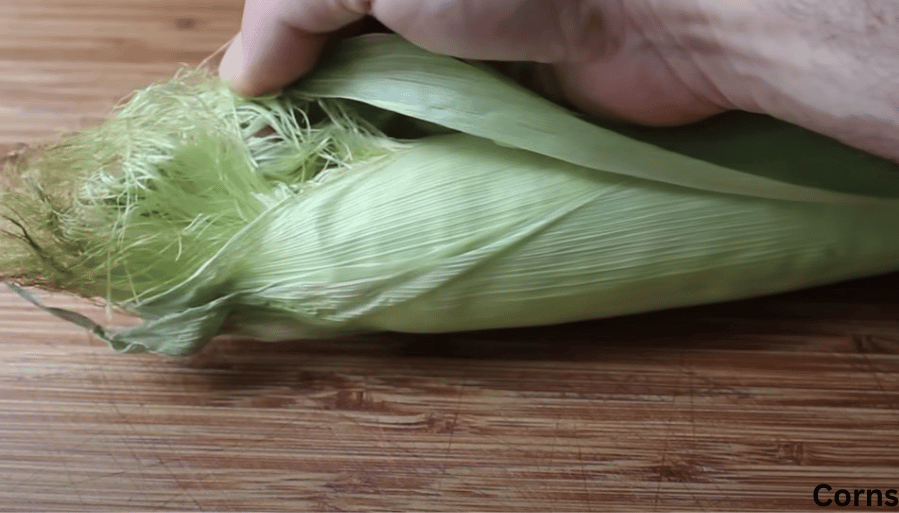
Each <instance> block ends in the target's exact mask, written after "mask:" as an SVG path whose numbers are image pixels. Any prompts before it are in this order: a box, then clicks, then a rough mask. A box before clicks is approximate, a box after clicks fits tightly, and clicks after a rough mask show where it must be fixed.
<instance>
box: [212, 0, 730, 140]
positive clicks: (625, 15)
mask: <svg viewBox="0 0 899 513" xmlns="http://www.w3.org/2000/svg"><path fill="white" fill-rule="evenodd" d="M639 3H643V2H634V1H630V2H626V1H624V0H595V1H582V0H556V1H551V0H494V1H491V2H487V1H476V0H469V1H456V2H446V1H443V0H382V1H368V2H366V1H362V0H247V2H246V7H245V9H244V16H243V27H242V29H241V33H240V34H239V35H238V37H237V38H236V39H235V41H234V42H233V43H232V45H231V47H230V48H229V49H228V51H227V52H226V54H225V56H224V58H223V60H222V64H221V73H222V76H223V78H225V79H226V80H227V81H229V82H230V84H231V85H232V87H234V88H235V89H236V90H238V91H240V92H242V93H244V94H248V95H255V94H261V93H265V92H269V91H271V90H274V89H278V88H280V87H283V86H285V85H287V84H288V83H290V82H292V81H294V80H296V79H297V78H298V77H300V76H301V75H303V74H304V73H306V72H307V71H309V70H310V69H311V68H312V67H313V66H314V65H315V62H316V60H317V59H318V57H319V54H320V53H321V51H322V48H323V46H324V45H325V43H326V41H327V40H328V38H329V37H330V36H331V33H333V32H334V31H336V30H338V29H341V28H343V27H346V26H347V25H349V24H351V23H353V22H356V21H358V20H360V19H362V18H363V17H365V16H366V15H371V16H373V17H374V18H376V19H377V20H378V21H380V22H381V23H383V24H384V25H385V26H386V27H387V28H389V29H390V30H393V31H394V32H396V33H398V34H399V35H401V36H403V37H405V38H406V39H408V40H409V41H411V42H412V43H415V44H417V45H419V46H421V47H423V48H426V49H428V50H431V51H433V52H436V53H442V54H448V55H452V56H455V57H462V58H470V59H481V60H491V61H507V62H508V64H505V65H502V64H501V65H499V67H500V68H501V69H504V70H505V71H508V72H509V73H510V74H512V75H514V76H515V78H517V79H518V80H520V81H521V82H523V83H525V85H529V86H531V87H534V88H535V89H537V90H538V91H539V92H541V93H543V94H545V95H548V96H550V97H552V98H553V99H555V100H558V101H562V102H566V103H570V104H573V105H574V106H575V107H577V108H579V109H581V110H585V111H588V112H592V113H595V114H601V115H606V116H611V117H617V118H623V119H626V120H629V121H636V122H640V123H645V124H680V123H685V122H690V121H694V120H697V119H701V118H704V117H706V116H709V115H712V114H715V113H717V112H721V111H723V110H725V108H727V107H726V106H725V105H722V104H721V103H720V102H721V101H722V98H720V95H716V94H715V92H714V91H713V90H712V89H711V88H709V87H708V86H707V84H706V83H705V81H704V79H703V78H702V70H700V69H697V68H696V67H695V66H693V65H692V64H691V63H687V62H685V61H683V60H682V59H681V60H680V61H679V62H677V63H676V65H675V66H672V65H671V62H673V61H675V60H677V56H675V55H669V54H666V52H663V51H660V48H659V47H658V46H657V45H653V44H651V43H650V41H649V40H648V39H647V37H646V34H645V29H646V27H644V26H643V24H649V23H651V19H650V18H651V17H652V15H653V12H652V10H651V9H649V7H648V6H644V8H638V6H637V5H636V4H639ZM625 4H629V7H630V9H625V7H626V5H625ZM669 61H670V62H669ZM684 76H689V77H691V80H689V81H685V80H684V78H683V77H684Z"/></svg>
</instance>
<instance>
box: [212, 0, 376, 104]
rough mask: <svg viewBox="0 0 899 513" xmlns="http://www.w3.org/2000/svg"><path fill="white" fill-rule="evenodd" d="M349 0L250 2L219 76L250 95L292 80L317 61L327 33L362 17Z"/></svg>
mask: <svg viewBox="0 0 899 513" xmlns="http://www.w3.org/2000/svg"><path fill="white" fill-rule="evenodd" d="M350 3H351V2H315V1H297V0H247V2H246V4H245V7H244V14H243V21H242V24H241V31H240V34H238V35H237V37H236V38H235V39H234V41H233V42H232V43H231V45H230V46H229V47H228V49H227V50H226V52H225V55H224V56H223V57H222V62H221V64H220V65H219V75H220V76H221V77H222V79H223V80H224V81H225V82H227V83H228V85H230V86H231V87H232V88H233V89H235V90H236V91H238V92H240V93H243V94H245V95H248V96H253V95H258V94H263V93H267V92H269V91H272V90H275V89H278V88H280V87H283V86H285V85H287V84H289V83H290V82H293V81H294V80H296V79H297V78H299V77H300V76H301V75H303V74H305V73H306V72H308V71H309V70H310V69H312V67H313V66H314V65H315V63H316V61H317V60H318V58H319V55H320V54H321V52H322V49H323V48H324V45H325V43H326V41H327V39H328V36H329V33H331V32H333V31H336V30H338V29H340V28H342V27H344V26H346V25H349V24H350V23H352V22H354V21H356V20H358V19H360V18H362V17H363V16H364V15H365V11H364V10H362V11H354V10H352V9H350V8H347V7H346V6H345V5H344V4H350Z"/></svg>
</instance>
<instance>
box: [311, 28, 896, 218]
mask: <svg viewBox="0 0 899 513" xmlns="http://www.w3.org/2000/svg"><path fill="white" fill-rule="evenodd" d="M299 90H300V91H302V92H303V93H304V94H309V95H312V96H320V97H329V98H345V99H352V100H358V101H361V102H365V103H369V104H371V105H375V106H377V107H380V108H383V109H387V110H391V111H395V112H398V113H402V114H404V115H407V116H411V117H413V118H418V119H422V120H426V121H429V122H432V123H436V124H439V125H442V126H446V127H449V128H452V129H454V130H458V131H460V132H464V133H468V134H471V135H476V136H479V137H484V138H487V139H491V140H493V141H496V142H497V143H499V144H503V145H508V146H512V147H515V148H521V149H525V150H528V151H532V152H536V153H540V154H542V155H546V156H549V157H553V158H557V159H559V160H562V161H565V162H569V163H572V164H577V165H580V166H584V167H588V168H592V169H597V170H601V171H604V172H610V173H619V174H623V175H626V176H634V177H639V178H645V179H649V180H654V181H659V182H664V183H670V184H675V185H681V186H685V187H690V188H694V189H700V190H707V191H715V192H724V193H730V194H738V195H742V196H756V197H761V198H771V199H788V200H795V201H830V202H847V201H849V202H852V201H865V199H866V198H864V197H862V195H865V196H866V197H867V199H870V198H871V197H879V198H888V199H895V198H899V166H897V165H896V164H894V163H890V162H888V161H886V160H884V159H879V158H877V157H874V156H871V155H867V154H865V153H864V152H861V151H859V150H855V149H853V148H850V147H848V146H845V145H843V144H841V143H839V142H837V141H834V140H832V139H828V138H825V137H822V136H812V137H811V138H810V137H808V136H807V135H806V134H808V133H809V132H807V131H805V130H803V129H800V128H798V127H792V126H791V125H788V124H787V123H783V122H779V121H776V120H773V119H770V118H765V123H764V125H766V126H763V127H762V129H763V130H781V131H782V130H786V131H787V132H789V133H788V134H786V135H787V137H786V138H784V139H779V140H778V141H776V144H774V145H773V146H769V144H770V143H771V142H772V140H771V138H767V139H764V140H758V141H753V142H752V143H751V144H748V145H745V146H743V147H741V148H739V149H737V150H736V151H734V152H726V153H728V154H730V155H735V157H734V158H724V159H722V158H720V157H719V158H716V155H720V154H722V153H723V151H719V150H716V149H715V145H714V141H715V140H720V139H721V138H720V137H712V138H711V140H703V139H700V138H698V137H697V134H696V133H691V132H689V131H686V132H685V131H681V130H680V129H664V130H655V131H644V132H642V133H643V134H644V135H645V137H643V139H644V140H646V141H648V142H643V141H641V140H639V139H634V138H631V137H628V136H627V135H622V134H619V133H617V132H615V131H612V130H609V129H605V128H603V127H601V126H598V125H597V124H594V123H590V122H588V121H586V120H584V119H581V118H580V117H578V116H575V115H573V114H572V113H571V112H569V111H567V110H566V109H564V108H562V107H560V106H558V105H555V104H553V103H551V102H549V101H547V100H545V99H543V98H541V97H539V96H537V95H536V94H534V93H532V92H531V91H528V90H526V89H524V88H521V87H518V86H516V85H514V84H512V83H510V82H509V81H508V80H507V79H505V78H503V77H500V76H497V75H495V74H491V73H489V72H487V71H486V70H485V69H484V68H483V67H475V66H471V65H468V64H466V63H464V62H461V61H458V60H456V59H452V58H450V57H446V56H440V55H435V54H432V53H430V52H427V51H425V50H422V49H421V48H418V47H416V46H414V45H411V44H409V43H407V42H405V41H403V40H402V39H401V38H399V37H398V36H395V35H384V34H377V35H370V36H365V37H361V38H355V39H351V40H347V41H345V42H343V43H342V44H341V45H340V46H339V48H338V50H337V51H336V52H334V54H333V55H332V56H331V58H330V59H329V60H327V61H326V62H325V64H324V65H323V66H322V67H321V68H319V69H318V70H316V72H315V73H314V74H313V75H311V76H310V77H309V78H308V79H306V80H303V81H302V83H301V84H299ZM728 119H729V120H730V122H731V123H732V124H731V126H730V128H729V130H730V132H731V133H733V132H734V131H736V132H738V133H741V134H744V133H752V132H754V131H756V130H757V129H758V128H759V126H758V125H759V123H758V117H756V116H752V115H749V114H747V115H745V116H730V117H729V118H728ZM610 125H612V126H617V125H614V124H610ZM788 127H789V128H788ZM710 135H712V133H710V132H708V131H707V132H704V133H702V134H701V137H708V136H710ZM810 139H811V140H810ZM797 140H798V141H801V142H802V143H803V144H802V146H801V147H797V148H792V147H791V146H792V144H793V143H795V142H796V141H797ZM652 143H654V144H652ZM657 144H658V145H657ZM665 147H668V148H671V149H672V150H674V151H669V150H667V149H664V148H665ZM754 152H757V154H758V155H759V157H758V158H756V157H755V156H754V155H753V153H754ZM817 152H821V154H822V156H823V155H825V154H826V155H830V156H832V157H833V160H832V162H836V163H839V164H832V166H834V165H836V166H839V165H845V164H854V163H858V164H859V165H858V166H857V167H855V168H854V169H855V170H856V171H857V173H858V175H861V176H852V177H850V176H848V174H847V173H845V172H843V173H839V174H838V175H839V176H836V177H834V175H833V174H832V173H831V174H829V176H831V177H833V178H836V179H832V180H820V179H819V176H821V171H822V169H821V167H822V166H821V161H820V160H818V159H817V158H816V157H815V155H816V153H817ZM772 154H773V155H775V156H769V157H767V158H766V157H765V155H772ZM772 160H777V162H778V163H779V164H778V165H776V166H768V165H757V163H758V162H760V161H763V162H765V161H766V162H767V163H770V162H771V161H772ZM844 163H845V164H844ZM824 167H827V166H824ZM842 169H845V168H842ZM887 170H888V171H889V172H885V171H887ZM856 171H854V172H853V174H856ZM860 183H864V184H871V185H872V186H867V187H860V186H858V185H857V184H860Z"/></svg>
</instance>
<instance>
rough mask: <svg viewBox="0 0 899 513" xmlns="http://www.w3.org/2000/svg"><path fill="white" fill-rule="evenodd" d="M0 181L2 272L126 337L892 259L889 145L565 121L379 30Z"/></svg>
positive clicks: (61, 148) (149, 343)
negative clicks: (272, 88)
mask: <svg viewBox="0 0 899 513" xmlns="http://www.w3.org/2000/svg"><path fill="white" fill-rule="evenodd" d="M3 176H4V182H6V185H5V186H6V188H7V189H8V192H7V193H5V194H4V195H3V196H2V198H0V208H2V215H3V218H4V219H6V221H5V224H4V225H2V228H3V230H4V231H5V233H6V234H7V235H6V237H5V238H4V239H3V242H2V245H3V246H2V247H3V249H4V256H2V257H0V277H2V278H4V279H6V280H8V281H10V282H14V283H16V284H18V285H14V287H15V288H16V290H18V291H20V293H22V294H23V295H24V296H25V297H26V298H27V299H31V300H34V298H33V297H32V296H31V295H30V294H29V293H28V292H26V291H25V290H24V289H22V288H21V287H19V285H33V286H38V287H41V288H44V289H48V290H62V291H67V292H71V293H75V294H79V295H82V296H86V297H91V298H97V299H101V300H103V301H106V302H108V303H109V304H111V305H113V306H115V307H118V308H121V309H123V310H126V311H128V312H131V313H134V314H136V315H139V316H141V317H142V318H143V319H144V322H143V323H142V324H141V325H139V326H135V327H131V328H120V329H110V328H104V327H101V326H99V325H97V324H95V323H94V322H93V321H91V320H89V319H87V318H84V317H82V316H80V315H78V314H77V313H75V312H67V311H64V310H54V309H51V313H54V314H56V315H59V316H62V317H64V318H66V319H68V320H70V321H72V322H76V323H78V324H80V325H82V326H85V327H87V328H89V329H91V330H92V331H93V332H94V333H95V334H97V336H100V337H102V338H104V339H106V340H108V341H109V342H110V343H111V344H112V346H113V347H114V348H115V349H117V350H120V351H126V352H142V351H153V352H159V353H165V354H173V355H184V354H190V353H193V352H195V351H197V350H199V349H200V348H201V347H202V346H203V344H205V343H206V342H207V341H208V340H209V339H210V338H212V337H213V336H215V335H216V334H219V333H238V334H244V335H250V336H253V337H258V338H264V339H271V340H280V339H294V338H301V337H330V336H337V335H343V334H348V333H357V332H365V331H376V330H393V331H402V332H419V333H423V332H427V333H435V332H450V331H461V330H472V329H484V328H500V327H512V326H531V325H541V324H552V323H560V322H566V321H575V320H583V319H592V318H599V317H607V316H616V315H622V314H629V313H636V312H643V311H649V310H656V309H662V308H671V307H677V306H685V305H695V304H701V303H708V302H715V301H724V300H731V299H738V298H745V297H751V296H757V295H763V294H771V293H775V292H780V291H786V290H792V289H796V288H801V287H808V286H812V285H818V284H824V283H830V282H834V281H838V280H844V279H848V278H853V277H859V276H865V275H871V274H876V273H882V272H887V271H890V270H895V269H899V223H896V222H895V217H896V214H897V213H899V201H897V198H899V173H897V167H896V165H895V164H893V163H891V162H888V161H885V160H883V159H880V158H878V157H874V156H871V155H867V154H865V153H863V152H860V151H857V150H854V149H851V148H848V147H846V146H844V145H842V144H840V143H838V142H836V141H833V140H830V139H827V138H825V137H822V136H820V135H816V134H813V133H811V132H807V131H805V130H802V129H800V128H798V127H795V126H792V125H789V124H786V123H782V122H779V121H776V120H773V119H770V118H767V117H763V116H756V115H751V114H734V115H728V116H723V117H721V118H719V119H716V120H713V121H711V122H709V123H705V124H701V125H697V126H693V127H687V128H682V129H640V128H635V127H628V126H623V125H617V124H613V123H602V122H597V121H596V120H586V119H583V118H582V117H579V116H577V115H575V114H573V113H571V112H569V111H567V110H565V109H563V108H561V107H559V106H556V105H554V104H552V103H550V102H548V101H546V100H543V99H541V98H539V97H538V96H536V95H534V94H532V93H530V92H528V91H526V90H524V89H522V88H520V87H519V86H517V85H516V84H514V83H512V82H510V81H508V80H507V79H505V78H503V77H501V76H499V75H496V74H494V73H493V72H491V71H490V70H489V69H486V68H484V67H483V66H481V65H478V64H476V63H466V62H463V61H459V60H455V59H452V58H449V57H443V56H437V55H433V54H430V53H428V52H425V51H423V50H420V49H418V48H416V47H414V46H413V45H411V44H408V43H406V42H404V41H402V40H401V39H399V38H397V37H396V36H384V35H379V36H365V37H362V38H356V39H353V40H349V41H347V42H345V43H344V44H343V45H342V46H340V47H338V48H337V49H336V50H335V52H334V53H333V54H331V55H330V56H328V58H327V59H326V61H325V64H324V65H323V66H321V67H320V68H319V69H318V70H317V71H316V72H315V73H313V74H312V75H311V76H310V77H309V78H307V79H305V80H303V81H302V82H301V83H299V84H298V85H297V86H296V87H294V88H291V89H289V90H286V91H283V92H281V93H279V94H277V95H272V96H269V97H264V98H255V99H244V98H239V97H237V96H235V95H234V94H232V93H231V92H230V91H229V90H228V89H227V88H226V87H225V86H223V85H222V84H221V83H219V82H218V81H217V79H215V78H213V77H210V76H208V75H206V74H203V73H202V72H185V73H182V74H181V75H180V76H178V77H176V78H175V79H173V80H172V81H169V82H166V83H162V84H157V85H154V86H151V87H149V88H147V89H145V90H143V91H140V92H138V93H136V94H135V95H134V96H133V97H132V98H131V99H130V100H129V101H127V102H126V103H124V104H123V106H122V107H121V108H120V109H118V110H117V111H116V113H115V115H114V116H113V117H111V119H110V120H109V121H108V122H106V123H104V124H103V125H101V126H98V127H92V128H87V129H85V130H82V131H79V132H78V133H75V134H69V135H67V136H65V137H62V138H61V139H60V140H58V141H54V142H52V143H49V144H48V145H45V146H42V147H39V148H36V149H34V150H33V151H31V152H26V153H25V154H24V155H21V156H19V157H18V158H16V159H12V160H10V162H8V164H7V169H6V171H5V173H4V175H3ZM34 301H35V302H37V301H36V300H34Z"/></svg>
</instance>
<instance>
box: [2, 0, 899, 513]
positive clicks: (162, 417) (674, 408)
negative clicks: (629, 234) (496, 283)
mask: <svg viewBox="0 0 899 513" xmlns="http://www.w3.org/2000/svg"><path fill="white" fill-rule="evenodd" d="M240 9H241V5H240V2H237V1H227V0H218V1H216V2H207V1H199V0H194V1H188V2H175V1H173V0H144V1H142V2H133V1H131V0H39V1H35V0H30V1H24V0H0V149H7V150H8V149H12V148H14V147H15V145H17V144H20V143H34V142H37V141H40V140H42V139H44V138H47V137H50V136H52V134H54V133H58V132H59V131H62V130H68V129H72V128H75V127H77V126H81V125H84V124H87V123H92V122H95V121H97V120H99V119H101V118H102V116H103V115H104V114H105V113H106V112H107V111H108V109H109V108H110V107H111V106H112V105H113V104H114V103H115V102H116V101H117V100H118V99H119V98H120V97H122V96H124V95H126V94H128V93H129V92H130V91H131V90H133V89H135V88H138V87H141V86H142V85H145V84H147V83H149V82H151V81H154V80H158V79H162V78H165V77H167V76H169V75H170V74H171V73H172V72H173V71H174V70H175V69H176V68H177V67H178V65H179V63H188V64H196V63H197V62H199V61H200V60H201V59H203V58H204V57H205V56H207V55H208V54H210V53H211V52H213V51H214V50H216V49H217V48H218V47H219V46H220V45H222V44H223V43H224V42H225V41H227V40H228V39H230V37H231V36H232V35H233V33H234V31H236V30H237V27H238V24H239V19H240ZM897 288H899V275H891V276H886V277H880V278H874V279H869V280H860V281H855V282H851V283H847V284H842V285H837V286H832V287H825V288H819V289H815V290H811V291H805V292H799V293H794V294H788V295H781V296H777V297H772V298H765V299H759V300H752V301H743V302H739V303H732V304H727V305H717V306H709V307H702V308H692V309H682V310H676V311H670V312H662V313H657V314H652V315H643V316H633V317H626V318H620V319H612V320H606V321H597V322H590V323H580V324H572V325H565V326H557V327H547V328H541V329H528V330H504V331H495V332H478V333H465V334H453V335H443V336H427V337H424V336H407V335H371V336H366V337H357V338H353V339H344V340H313V341H297V342H291V343H282V344H266V343H261V342H255V341H250V340H237V339H228V338H222V339H219V340H217V341H215V342H214V343H213V344H212V345H211V346H209V347H208V348H207V349H206V350H205V351H204V352H202V353H201V354H200V355H197V356H196V357H193V358H189V359H168V358H160V357H156V356H151V355H121V354H116V353H113V352H112V351H111V350H110V349H108V348H107V347H106V346H105V345H104V344H102V343H101V342H99V341H97V340H94V339H92V338H91V337H90V336H89V335H88V334H86V333H85V332H84V331H83V330H80V329H78V328H75V327H72V326H69V325H67V324H65V323H63V322H62V321H58V320H56V319H54V318H51V317H50V316H48V315H47V314H45V313H43V312H41V311H39V310H37V309H36V308H33V307H32V306H31V305H30V304H28V303H26V302H25V301H23V300H21V299H19V298H17V297H15V296H14V295H13V294H11V293H10V292H7V291H3V292H0V510H3V511H126V510H127V511H149V510H152V511H162V510H191V511H226V510H227V511H248V510H252V511H260V510H272V511H338V510H360V511H372V510H422V511H455V510H481V511H501V510H502V511H510V510H515V511H639V512H646V511H672V510H682V511H722V510H726V511H736V510H743V511H764V510H767V511H813V510H818V509H822V508H819V507H817V506H816V505H815V503H814V502H813V500H812V493H813V490H814V488H815V487H816V486H817V485H818V484H822V483H826V484H829V485H831V486H833V488H834V490H836V489H839V488H845V489H848V490H850V491H852V490H855V489H874V488H879V489H882V490H884V491H885V490H887V489H889V488H894V489H896V488H899V300H897V294H896V292H895V291H896V290H897ZM45 299H46V300H47V301H48V302H49V303H50V304H53V305H56V306H69V307H76V308H78V309H79V311H82V312H85V313H88V314H90V315H91V316H93V317H94V318H96V319H103V318H104V316H105V313H104V312H103V311H102V310H101V309H99V308H97V307H94V306H91V305H88V304H86V303H84V302H81V301H77V300H72V299H69V298H65V297H61V296H47V297H46V298H45ZM831 497H832V494H831ZM829 509H851V510H864V509H873V510H890V509H892V510H895V509H897V508H895V507H894V508H889V507H880V508H877V507H872V508H867V507H865V496H864V495H862V496H861V506H860V507H858V508H856V507H853V506H850V507H848V508H837V507H836V506H834V505H831V506H830V508H829Z"/></svg>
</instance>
